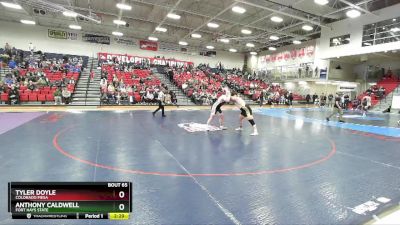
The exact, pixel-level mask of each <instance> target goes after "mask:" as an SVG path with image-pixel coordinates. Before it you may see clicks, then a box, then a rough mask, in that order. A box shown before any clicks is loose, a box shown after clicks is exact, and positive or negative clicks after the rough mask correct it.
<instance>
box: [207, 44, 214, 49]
mask: <svg viewBox="0 0 400 225" xmlns="http://www.w3.org/2000/svg"><path fill="white" fill-rule="evenodd" d="M206 48H207V49H214V46H212V45H208V46H206Z"/></svg>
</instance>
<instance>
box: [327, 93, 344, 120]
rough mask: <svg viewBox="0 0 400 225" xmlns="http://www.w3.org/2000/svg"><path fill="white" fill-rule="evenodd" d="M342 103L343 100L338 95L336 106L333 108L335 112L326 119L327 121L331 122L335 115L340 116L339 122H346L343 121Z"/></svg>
mask: <svg viewBox="0 0 400 225" xmlns="http://www.w3.org/2000/svg"><path fill="white" fill-rule="evenodd" d="M340 102H341V98H340V96H339V95H338V94H337V95H336V98H335V105H334V106H333V112H332V113H331V114H330V115H329V116H328V117H326V121H328V122H329V120H330V118H331V117H332V116H333V115H336V114H339V122H341V123H344V120H343V109H342V106H341V104H340Z"/></svg>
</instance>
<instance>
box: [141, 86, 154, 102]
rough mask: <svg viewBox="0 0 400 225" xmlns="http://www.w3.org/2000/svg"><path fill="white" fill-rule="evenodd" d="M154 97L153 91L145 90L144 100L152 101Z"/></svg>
mask: <svg viewBox="0 0 400 225" xmlns="http://www.w3.org/2000/svg"><path fill="white" fill-rule="evenodd" d="M154 99H155V97H154V94H153V91H152V90H149V89H148V90H147V91H146V95H145V96H144V101H145V102H147V103H153V102H154Z"/></svg>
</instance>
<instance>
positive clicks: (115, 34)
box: [112, 31, 124, 37]
mask: <svg viewBox="0 0 400 225" xmlns="http://www.w3.org/2000/svg"><path fill="white" fill-rule="evenodd" d="M112 34H113V35H114V36H120V37H121V36H124V34H123V33H121V32H118V31H113V32H112Z"/></svg>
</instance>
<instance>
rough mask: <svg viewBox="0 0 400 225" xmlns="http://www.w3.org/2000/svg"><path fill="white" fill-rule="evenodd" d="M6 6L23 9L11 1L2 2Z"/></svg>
mask: <svg viewBox="0 0 400 225" xmlns="http://www.w3.org/2000/svg"><path fill="white" fill-rule="evenodd" d="M1 4H2V5H3V6H4V7H7V8H12V9H22V7H21V6H20V5H18V4H15V3H11V2H1Z"/></svg>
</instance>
